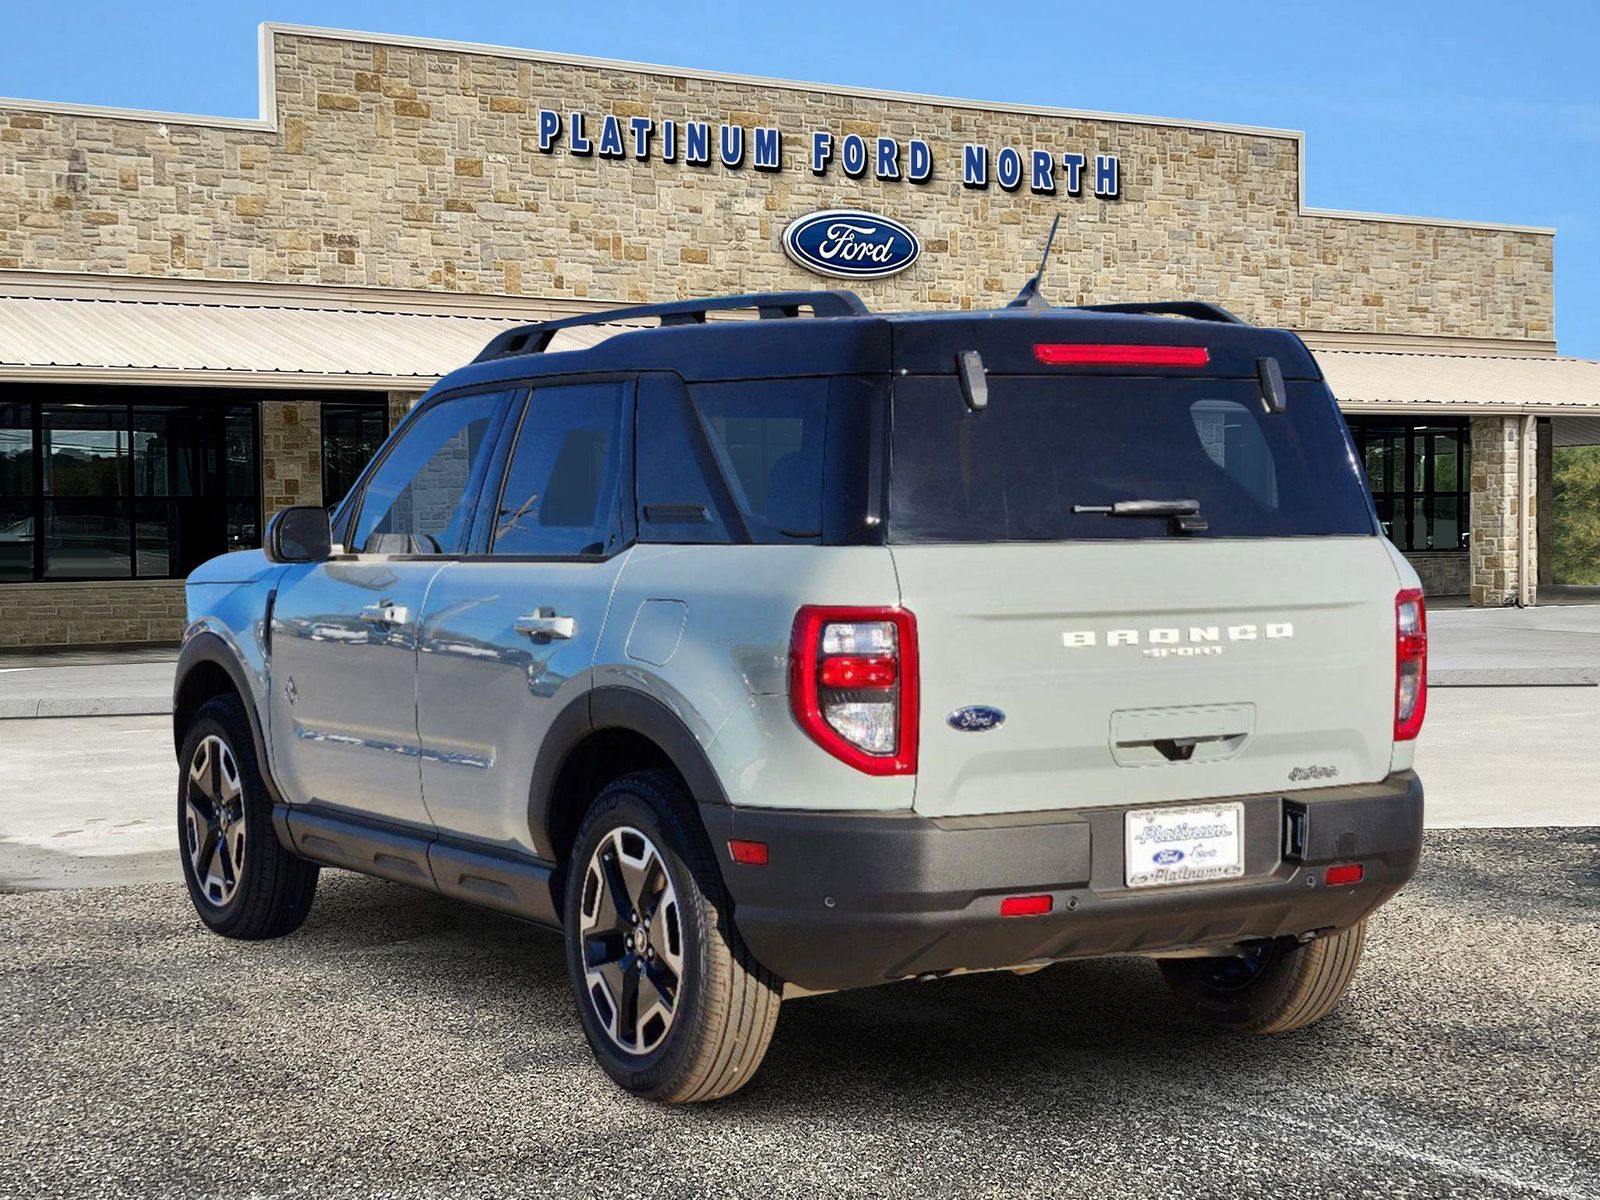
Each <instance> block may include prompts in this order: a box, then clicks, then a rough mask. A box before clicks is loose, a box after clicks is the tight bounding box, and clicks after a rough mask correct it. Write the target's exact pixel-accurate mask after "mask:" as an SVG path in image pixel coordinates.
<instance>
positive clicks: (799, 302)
mask: <svg viewBox="0 0 1600 1200" xmlns="http://www.w3.org/2000/svg"><path fill="white" fill-rule="evenodd" d="M741 308H753V309H755V310H756V312H757V313H758V314H760V316H761V317H762V319H763V320H771V319H775V318H784V317H797V316H799V315H800V310H801V309H802V308H809V309H811V311H812V312H814V313H815V314H816V315H817V316H819V317H864V316H866V315H867V311H868V310H867V306H866V305H865V304H863V303H862V302H861V297H860V296H857V295H856V294H855V293H854V292H847V291H837V292H756V293H752V294H751V295H747V296H717V297H714V298H712V299H710V300H675V301H673V302H671V303H670V304H643V305H639V306H637V307H635V308H612V309H606V310H604V311H601V312H592V313H583V314H581V315H579V316H575V317H561V318H559V319H558V320H554V321H537V322H534V323H533V324H531V325H518V326H517V327H516V328H515V329H508V330H506V331H505V332H504V333H501V334H498V335H497V336H496V337H495V338H494V340H493V341H491V342H490V343H489V344H488V345H487V346H485V347H484V348H483V350H482V351H481V352H480V353H479V355H478V357H477V358H475V359H473V360H472V361H473V362H485V361H487V360H489V359H492V358H510V357H511V356H513V355H516V354H542V353H543V352H544V350H545V348H546V347H547V346H549V345H550V339H551V338H553V337H555V335H556V331H557V330H561V329H570V328H572V327H573V326H575V325H609V324H612V323H614V322H618V321H632V320H635V319H637V318H640V317H657V318H659V319H660V322H661V325H662V326H667V325H699V324H703V323H704V322H705V319H706V314H707V313H710V312H723V311H726V310H730V309H741Z"/></svg>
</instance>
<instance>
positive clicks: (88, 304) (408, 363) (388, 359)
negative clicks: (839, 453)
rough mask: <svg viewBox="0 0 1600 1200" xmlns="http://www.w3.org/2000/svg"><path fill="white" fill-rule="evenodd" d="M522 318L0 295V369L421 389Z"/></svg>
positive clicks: (561, 338)
mask: <svg viewBox="0 0 1600 1200" xmlns="http://www.w3.org/2000/svg"><path fill="white" fill-rule="evenodd" d="M525 323H526V322H524V321H521V320H518V319H515V318H510V317H504V318H502V317H478V316H463V315H442V314H423V313H403V312H358V311H351V310H341V309H328V308H290V307H273V306H265V305H263V306H246V305H222V304H183V303H168V302H150V301H128V300H77V299H64V298H58V297H52V298H43V297H24V296H4V297H0V371H4V370H6V369H8V368H9V369H11V370H12V372H13V374H17V373H19V372H18V370H17V369H19V368H20V369H23V370H22V372H21V373H23V374H29V373H33V372H34V371H36V370H39V369H46V368H55V369H63V368H81V369H83V371H84V372H85V373H86V374H88V373H91V372H92V373H94V374H113V375H114V374H118V373H123V372H140V371H160V372H194V373H195V374H196V375H197V376H205V377H212V376H215V377H217V378H218V380H219V381H221V380H224V379H226V378H228V377H230V376H252V377H253V376H259V375H267V374H270V375H285V376H296V377H301V376H304V377H315V378H318V379H326V378H329V377H338V378H342V379H346V380H348V384H349V385H359V384H360V383H362V382H374V383H377V382H384V383H411V384H414V385H415V386H426V385H427V384H430V383H432V382H433V381H434V380H436V379H438V378H439V377H440V376H441V375H444V374H446V373H447V372H449V371H452V370H454V369H455V368H456V367H458V366H461V365H462V364H463V363H466V362H469V361H471V360H472V358H473V357H474V356H475V355H476V354H477V353H478V352H479V351H480V350H482V349H483V347H484V346H485V344H487V343H488V341H489V339H490V338H492V337H494V335H495V334H497V333H499V332H500V331H502V330H504V329H510V328H513V327H515V326H517V325H521V324H525ZM623 328H624V327H623V326H618V325H595V326H587V327H580V328H577V329H570V330H562V331H560V332H559V333H558V334H557V336H556V339H555V341H554V342H553V343H552V345H551V347H550V348H551V349H552V350H571V349H578V348H580V347H583V346H590V345H594V344H595V343H597V342H600V341H603V340H604V339H605V338H607V337H609V336H611V335H612V334H615V333H617V332H619V331H620V330H621V329H623Z"/></svg>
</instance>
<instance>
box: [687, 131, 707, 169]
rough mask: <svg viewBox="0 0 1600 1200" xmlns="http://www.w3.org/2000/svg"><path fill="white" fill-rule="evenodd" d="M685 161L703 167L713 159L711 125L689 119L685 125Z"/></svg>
mask: <svg viewBox="0 0 1600 1200" xmlns="http://www.w3.org/2000/svg"><path fill="white" fill-rule="evenodd" d="M683 161H684V162H686V163H690V164H691V165H693V166H696V167H703V166H705V165H706V164H707V163H709V162H710V161H711V126H709V125H707V124H706V123H705V122H704V121H687V122H685V123H684V126H683Z"/></svg>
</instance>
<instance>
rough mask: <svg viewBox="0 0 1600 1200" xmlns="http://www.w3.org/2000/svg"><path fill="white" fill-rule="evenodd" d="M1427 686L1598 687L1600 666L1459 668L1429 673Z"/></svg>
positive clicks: (1599, 683) (1599, 685)
mask: <svg viewBox="0 0 1600 1200" xmlns="http://www.w3.org/2000/svg"><path fill="white" fill-rule="evenodd" d="M1428 686H1429V687H1441V688H1451V687H1458V688H1469V687H1600V667H1461V668H1457V669H1455V670H1450V669H1446V670H1438V671H1429V672H1428Z"/></svg>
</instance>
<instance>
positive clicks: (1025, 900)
mask: <svg viewBox="0 0 1600 1200" xmlns="http://www.w3.org/2000/svg"><path fill="white" fill-rule="evenodd" d="M1052 907H1054V902H1053V901H1052V900H1051V899H1050V897H1049V896H1007V897H1006V898H1005V899H1004V900H1002V901H1000V915H1001V916H1002V917H1042V916H1044V914H1045V913H1047V912H1049V911H1050V909H1051V908H1052Z"/></svg>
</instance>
